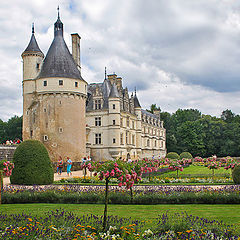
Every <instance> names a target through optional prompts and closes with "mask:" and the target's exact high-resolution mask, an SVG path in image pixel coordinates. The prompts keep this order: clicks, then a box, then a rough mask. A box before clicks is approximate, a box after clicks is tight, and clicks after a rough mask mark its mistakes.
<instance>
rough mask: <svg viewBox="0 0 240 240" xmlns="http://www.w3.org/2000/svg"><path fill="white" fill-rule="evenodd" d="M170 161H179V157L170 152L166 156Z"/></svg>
mask: <svg viewBox="0 0 240 240" xmlns="http://www.w3.org/2000/svg"><path fill="white" fill-rule="evenodd" d="M166 158H169V159H179V155H178V154H177V153H176V152H169V153H168V154H167V156H166Z"/></svg>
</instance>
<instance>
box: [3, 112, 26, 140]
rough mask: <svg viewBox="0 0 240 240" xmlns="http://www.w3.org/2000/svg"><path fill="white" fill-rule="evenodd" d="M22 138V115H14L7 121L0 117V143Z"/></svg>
mask: <svg viewBox="0 0 240 240" xmlns="http://www.w3.org/2000/svg"><path fill="white" fill-rule="evenodd" d="M16 139H22V117H18V116H14V117H12V118H10V119H9V120H8V121H7V122H3V121H2V120H1V119H0V143H5V142H6V141H7V140H16Z"/></svg>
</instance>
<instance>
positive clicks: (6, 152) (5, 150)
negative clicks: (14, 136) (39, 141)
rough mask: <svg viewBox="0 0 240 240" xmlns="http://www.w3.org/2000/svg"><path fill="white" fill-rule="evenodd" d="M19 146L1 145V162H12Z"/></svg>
mask: <svg viewBox="0 0 240 240" xmlns="http://www.w3.org/2000/svg"><path fill="white" fill-rule="evenodd" d="M16 148H17V146H13V145H10V146H8V145H0V160H3V159H6V160H12V158H13V154H14V151H15V150H16Z"/></svg>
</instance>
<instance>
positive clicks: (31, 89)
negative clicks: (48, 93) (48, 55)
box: [22, 25, 44, 140]
mask: <svg viewBox="0 0 240 240" xmlns="http://www.w3.org/2000/svg"><path fill="white" fill-rule="evenodd" d="M43 58H44V54H43V53H42V51H41V50H40V48H39V46H38V44H37V41H36V38H35V36H34V25H32V36H31V39H30V42H29V44H28V46H27V48H26V49H25V51H24V52H23V53H22V59H23V84H22V87H23V134H22V135H23V140H26V139H31V138H32V137H33V136H32V133H33V130H32V129H33V126H32V125H33V121H34V117H35V110H34V108H33V107H32V106H33V102H34V101H35V100H34V99H35V94H34V93H35V91H36V80H35V79H36V77H37V75H38V74H39V72H40V69H41V66H42V62H43Z"/></svg>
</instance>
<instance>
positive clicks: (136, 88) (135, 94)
mask: <svg viewBox="0 0 240 240" xmlns="http://www.w3.org/2000/svg"><path fill="white" fill-rule="evenodd" d="M135 95H137V88H136V87H135Z"/></svg>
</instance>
